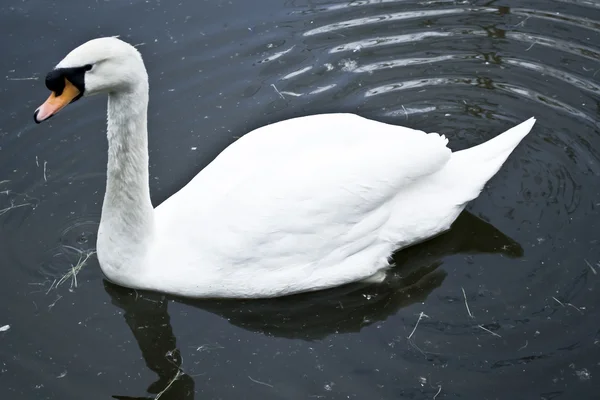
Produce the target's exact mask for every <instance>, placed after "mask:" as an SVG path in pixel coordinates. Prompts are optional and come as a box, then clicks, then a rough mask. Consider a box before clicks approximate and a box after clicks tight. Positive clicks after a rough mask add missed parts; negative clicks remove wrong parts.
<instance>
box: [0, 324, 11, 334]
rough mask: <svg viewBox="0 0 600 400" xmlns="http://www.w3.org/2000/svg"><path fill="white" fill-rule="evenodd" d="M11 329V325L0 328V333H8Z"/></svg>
mask: <svg viewBox="0 0 600 400" xmlns="http://www.w3.org/2000/svg"><path fill="white" fill-rule="evenodd" d="M9 329H10V325H4V326H0V332H6V331H7V330H9Z"/></svg>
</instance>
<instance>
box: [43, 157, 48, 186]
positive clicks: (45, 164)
mask: <svg viewBox="0 0 600 400" xmlns="http://www.w3.org/2000/svg"><path fill="white" fill-rule="evenodd" d="M47 165H48V161H44V182H48V179H46V166H47Z"/></svg>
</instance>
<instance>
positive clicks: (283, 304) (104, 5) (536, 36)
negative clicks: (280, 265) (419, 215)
mask: <svg viewBox="0 0 600 400" xmlns="http://www.w3.org/2000/svg"><path fill="white" fill-rule="evenodd" d="M0 33H1V34H0V43H1V49H2V57H1V58H0V79H1V80H2V84H1V85H0V110H1V111H2V112H1V113H0V271H1V274H2V279H1V280H0V299H1V304H2V305H1V307H0V327H2V328H0V330H1V332H0V398H1V399H7V400H12V399H27V400H29V399H32V400H33V399H35V400H39V399H61V400H63V399H110V398H113V396H114V397H115V398H120V399H154V398H155V397H156V396H157V395H158V394H159V393H160V392H161V391H163V390H164V389H165V388H167V386H168V389H167V390H166V391H165V392H163V394H162V395H161V396H160V398H161V399H162V400H167V399H171V400H174V399H368V400H371V399H473V400H475V399H478V400H479V399H578V400H579V399H582V400H583V399H597V398H598V388H599V386H598V379H600V322H599V321H600V308H599V304H600V264H599V263H600V242H599V240H600V237H599V233H600V184H599V183H600V181H599V178H600V177H599V175H600V124H599V122H598V121H599V120H600V101H599V95H600V2H599V1H597V0H526V1H517V0H503V1H494V0H490V1H481V0H471V1H460V0H459V1H445V0H439V1H435V0H433V1H429V0H421V1H418V0H406V1H402V0H362V1H353V2H348V1H333V0H331V1H321V0H318V1H310V0H288V1H284V0H260V1H250V0H231V1H218V0H205V1H197V0H183V1H166V0H162V1H161V0H145V1H137V0H132V1H109V0H97V1H80V0H78V1H75V0H62V1H60V2H59V1H42V0H20V1H19V0H8V1H7V2H5V4H3V5H2V7H1V8H0ZM108 35H120V36H121V38H122V39H124V40H127V41H129V42H130V43H132V44H136V45H138V48H139V50H140V51H141V52H142V54H143V56H144V59H145V61H146V65H147V68H148V72H149V76H150V87H151V93H150V109H149V129H150V138H149V141H150V162H151V167H150V175H151V191H152V196H153V198H152V199H153V202H154V204H155V205H158V204H160V203H161V202H162V201H163V200H164V199H166V198H167V197H169V196H170V195H171V194H173V193H174V192H175V191H177V190H178V189H179V188H180V187H182V186H183V185H184V184H185V183H186V182H187V181H188V180H189V179H190V178H191V177H192V176H194V175H195V174H196V173H198V171H200V170H201V169H202V168H203V167H204V166H206V165H207V164H208V163H210V162H211V160H212V159H213V158H214V157H215V156H216V155H217V154H218V153H219V152H220V151H222V150H223V149H224V148H225V147H226V146H227V145H228V144H230V143H231V142H233V141H234V140H235V139H236V138H238V137H239V136H241V135H243V134H244V133H246V132H248V131H249V130H251V129H253V128H256V127H259V126H261V125H263V124H266V123H269V122H273V121H278V120H281V119H285V118H289V117H293V116H299V115H307V114H314V113H322V112H331V111H346V112H355V113H358V114H361V115H364V116H367V117H371V118H374V119H378V120H381V121H386V122H392V123H395V124H402V125H406V126H409V127H412V128H416V129H422V130H426V131H433V132H440V133H444V134H445V135H446V136H448V137H449V138H450V146H451V147H452V148H453V149H460V148H464V147H468V146H471V145H475V144H478V143H480V142H482V141H484V140H487V139H489V138H492V137H494V136H495V135H497V134H499V133H500V132H502V131H504V130H506V129H507V128H509V127H510V126H512V125H515V124H517V123H518V122H520V121H523V120H525V119H527V118H529V117H531V116H535V117H537V119H538V122H537V124H536V125H535V127H534V129H533V131H532V133H531V134H530V135H529V136H528V137H527V138H526V139H525V140H524V141H523V142H522V144H521V145H520V146H519V147H518V148H517V150H516V151H515V153H514V154H513V155H512V156H511V157H510V159H509V160H508V162H507V163H506V164H505V166H504V168H503V169H502V170H501V171H500V172H499V173H498V175H497V176H496V177H495V178H494V179H493V180H492V181H491V182H490V183H489V185H488V186H487V187H486V189H485V190H484V192H483V193H482V194H481V196H480V197H479V198H478V199H477V200H475V201H474V202H473V203H471V205H470V206H469V208H468V211H469V212H465V213H464V214H463V215H462V216H461V217H460V218H459V220H458V221H457V222H456V223H455V225H454V228H453V229H452V230H451V231H450V232H449V233H447V234H445V235H442V236H440V237H438V238H436V239H435V240H432V241H429V242H427V243H424V244H422V245H420V246H417V247H414V248H411V249H408V250H406V251H403V252H400V253H398V254H397V255H396V257H395V262H396V264H397V265H398V267H397V268H396V269H395V270H394V273H393V274H392V276H391V277H390V278H389V280H388V282H387V283H385V284H383V285H380V286H355V285H351V286H349V287H344V288H340V289H336V290H333V291H326V292H321V293H314V294H309V295H301V296H294V297H290V298H284V299H275V300H269V301H245V302H240V301H182V300H181V299H173V298H168V297H163V296H161V295H159V294H154V293H141V292H139V293H136V292H133V291H130V290H127V289H123V288H120V287H116V286H114V285H111V284H109V283H107V282H106V281H105V279H104V277H103V275H102V273H101V271H100V269H99V267H98V262H97V260H96V258H95V256H94V255H93V254H92V252H93V250H94V247H95V240H96V231H97V228H98V222H99V219H100V211H101V204H102V198H103V194H104V185H105V179H106V158H107V154H106V152H107V143H106V137H105V134H104V132H105V121H106V114H105V112H106V99H105V98H100V97H97V98H92V99H85V100H83V101H79V102H77V103H75V104H73V105H72V106H70V107H68V109H66V110H65V111H63V112H62V113H61V114H60V115H59V116H57V117H56V118H53V119H52V120H51V121H50V122H48V123H47V124H44V125H39V126H38V125H35V124H34V122H33V118H32V115H33V111H34V110H35V109H36V108H37V107H38V106H39V104H41V103H42V102H43V101H44V100H45V98H46V97H47V96H48V92H47V89H46V88H45V86H44V82H43V78H44V76H45V74H46V73H47V72H48V71H49V70H50V69H51V68H52V67H53V66H54V65H55V64H56V63H57V62H58V61H60V60H61V59H62V58H63V57H64V56H65V55H66V54H67V53H68V52H69V51H70V50H71V49H73V48H74V47H76V46H78V45H79V44H81V43H83V42H84V41H86V40H88V39H91V38H94V37H98V36H108ZM89 254H91V256H90V257H89V259H87V262H86V263H85V266H84V267H83V268H82V269H81V271H80V272H79V274H78V275H77V284H76V285H75V281H74V280H72V279H67V280H66V281H65V282H63V283H62V284H61V285H58V282H59V280H60V278H61V277H62V276H63V275H65V274H66V273H67V272H69V271H70V270H71V268H72V267H73V266H75V265H77V263H78V262H79V261H81V260H83V259H85V257H86V256H87V255H89ZM165 268H168V266H165ZM260 278H261V277H256V279H260ZM470 314H471V315H472V316H470ZM409 337H410V339H408V338H409ZM176 375H177V376H178V379H177V380H175V381H174V382H173V383H172V384H171V382H172V381H173V378H174V377H175V376H176ZM169 385H170V386H169Z"/></svg>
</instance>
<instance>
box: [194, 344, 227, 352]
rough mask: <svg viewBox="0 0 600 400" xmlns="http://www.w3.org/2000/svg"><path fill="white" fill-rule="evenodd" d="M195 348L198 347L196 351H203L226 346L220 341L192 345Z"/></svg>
mask: <svg viewBox="0 0 600 400" xmlns="http://www.w3.org/2000/svg"><path fill="white" fill-rule="evenodd" d="M190 347H191V348H193V349H196V351H199V352H203V351H211V350H219V349H224V348H225V347H223V346H221V345H220V344H219V343H215V344H212V343H206V344H201V345H200V346H190Z"/></svg>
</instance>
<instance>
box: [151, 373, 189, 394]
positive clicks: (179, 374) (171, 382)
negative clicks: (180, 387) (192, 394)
mask: <svg viewBox="0 0 600 400" xmlns="http://www.w3.org/2000/svg"><path fill="white" fill-rule="evenodd" d="M181 375H183V372H182V371H181V369H178V370H177V373H176V374H175V376H174V377H173V379H171V381H170V382H169V384H168V385H167V387H165V388H164V389H163V390H161V391H160V393H158V394H157V395H156V397H155V398H154V400H158V399H160V397H161V396H162V395H163V394H165V392H166V391H167V390H169V388H170V387H171V386H173V383H175V381H176V380H177V379H179V377H180V376H181Z"/></svg>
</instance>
